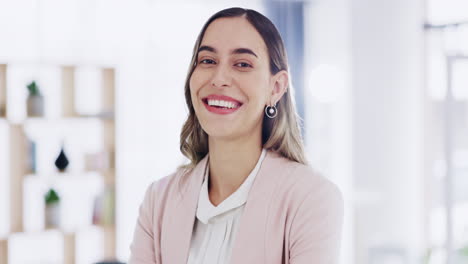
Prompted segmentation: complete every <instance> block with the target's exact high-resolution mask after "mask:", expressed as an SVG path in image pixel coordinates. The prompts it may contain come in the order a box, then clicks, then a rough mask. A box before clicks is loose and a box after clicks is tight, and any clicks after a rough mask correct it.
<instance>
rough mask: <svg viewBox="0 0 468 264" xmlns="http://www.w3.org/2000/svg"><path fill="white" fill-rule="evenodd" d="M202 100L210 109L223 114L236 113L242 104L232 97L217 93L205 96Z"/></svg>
mask: <svg viewBox="0 0 468 264" xmlns="http://www.w3.org/2000/svg"><path fill="white" fill-rule="evenodd" d="M208 101H210V102H208ZM202 102H203V105H205V107H206V109H207V110H208V111H210V112H212V113H215V114H221V115H226V114H231V113H234V112H236V111H237V110H239V108H240V107H241V106H242V102H240V101H238V100H236V99H234V98H232V97H229V96H226V95H217V94H212V95H209V96H207V97H204V98H203V99H202Z"/></svg>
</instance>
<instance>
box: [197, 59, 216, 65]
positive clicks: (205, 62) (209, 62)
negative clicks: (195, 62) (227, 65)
mask: <svg viewBox="0 0 468 264" xmlns="http://www.w3.org/2000/svg"><path fill="white" fill-rule="evenodd" d="M200 63H202V64H213V63H214V60H210V59H204V60H201V61H200Z"/></svg>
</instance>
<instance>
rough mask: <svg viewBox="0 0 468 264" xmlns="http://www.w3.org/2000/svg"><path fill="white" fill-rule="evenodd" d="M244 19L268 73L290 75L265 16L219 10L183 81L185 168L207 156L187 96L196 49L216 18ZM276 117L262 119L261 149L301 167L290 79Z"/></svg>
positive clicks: (277, 37)
mask: <svg viewBox="0 0 468 264" xmlns="http://www.w3.org/2000/svg"><path fill="white" fill-rule="evenodd" d="M241 16H243V17H245V18H246V19H247V21H249V23H250V24H252V25H253V26H254V28H255V29H256V30H257V31H258V33H260V35H261V37H262V38H263V41H264V42H265V44H266V47H267V49H268V55H269V61H270V72H271V74H272V75H274V74H276V73H278V72H279V71H282V70H285V71H287V72H288V73H289V69H288V59H287V56H286V50H285V48H284V44H283V40H282V39H281V35H280V33H279V32H278V30H277V29H276V27H275V26H274V25H273V23H272V22H271V21H270V20H269V19H268V18H267V17H265V16H264V15H262V14H260V13H259V12H257V11H255V10H251V9H244V8H239V7H233V8H228V9H224V10H221V11H219V12H217V13H216V14H214V15H213V16H211V17H210V18H209V19H208V21H207V22H206V23H205V25H204V26H203V28H202V30H201V32H200V34H199V35H198V38H197V41H196V42H195V46H194V48H193V55H192V60H191V62H190V66H189V70H188V73H187V77H186V79H185V101H186V103H187V107H188V110H189V115H188V117H187V120H186V121H185V123H184V125H183V127H182V132H181V133H180V151H181V152H182V154H184V156H186V157H187V158H188V159H190V161H191V162H190V164H187V165H183V166H181V167H184V168H193V167H194V166H195V165H197V163H198V162H199V161H200V160H202V159H203V158H204V157H205V155H206V154H208V135H207V134H206V132H205V131H204V130H203V129H202V127H201V125H200V122H199V121H198V119H197V116H196V114H195V110H194V108H193V104H192V99H191V96H190V78H191V77H192V73H193V71H194V70H195V67H196V62H197V59H198V58H197V54H198V49H199V48H200V44H201V42H202V39H203V36H204V35H205V31H206V29H207V28H208V26H209V25H210V24H211V23H212V22H213V21H215V20H216V19H218V18H225V17H241ZM276 107H277V109H278V115H277V116H276V117H275V118H268V117H267V116H266V115H264V116H263V125H262V145H263V148H265V149H269V150H274V151H276V152H277V153H279V154H280V155H282V156H283V157H285V158H288V159H290V160H292V161H296V162H299V163H302V164H307V161H306V158H305V154H304V146H303V143H302V137H301V132H300V123H299V121H300V118H299V116H298V115H297V113H296V107H295V102H294V95H293V89H292V85H291V79H290V78H289V83H288V87H287V89H286V93H284V94H283V96H282V97H281V99H280V100H279V101H278V103H277V104H276Z"/></svg>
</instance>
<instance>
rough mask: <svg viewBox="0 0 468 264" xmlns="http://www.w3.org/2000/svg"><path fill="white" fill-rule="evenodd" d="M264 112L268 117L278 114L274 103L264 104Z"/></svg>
mask: <svg viewBox="0 0 468 264" xmlns="http://www.w3.org/2000/svg"><path fill="white" fill-rule="evenodd" d="M265 114H266V115H267V116H268V117H269V118H275V117H276V116H277V115H278V109H276V104H275V105H273V106H270V105H268V106H266V107H265Z"/></svg>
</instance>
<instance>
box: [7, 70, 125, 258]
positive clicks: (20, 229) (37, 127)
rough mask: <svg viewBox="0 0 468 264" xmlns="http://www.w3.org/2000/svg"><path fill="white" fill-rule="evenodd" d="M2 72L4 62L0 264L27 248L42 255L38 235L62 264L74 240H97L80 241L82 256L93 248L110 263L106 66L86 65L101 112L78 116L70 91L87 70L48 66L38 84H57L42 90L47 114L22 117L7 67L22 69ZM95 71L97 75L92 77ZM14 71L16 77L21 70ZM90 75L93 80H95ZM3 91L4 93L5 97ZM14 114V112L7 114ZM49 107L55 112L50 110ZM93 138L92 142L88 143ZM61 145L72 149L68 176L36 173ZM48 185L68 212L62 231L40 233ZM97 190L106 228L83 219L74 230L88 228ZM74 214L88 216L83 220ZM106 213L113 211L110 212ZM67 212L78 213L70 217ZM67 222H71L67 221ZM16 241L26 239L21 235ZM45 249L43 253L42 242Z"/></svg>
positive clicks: (111, 184)
mask: <svg viewBox="0 0 468 264" xmlns="http://www.w3.org/2000/svg"><path fill="white" fill-rule="evenodd" d="M37 63H38V64H37V65H38V66H45V65H46V64H44V63H42V62H37ZM9 66H10V64H5V63H3V64H1V63H0V122H1V123H5V127H6V128H7V131H8V133H7V135H8V137H9V138H8V141H7V142H9V143H10V144H9V148H8V152H7V155H8V157H9V159H10V160H9V162H10V166H9V169H10V171H9V181H8V182H9V186H8V187H7V188H9V190H10V191H9V197H8V198H9V208H10V211H9V212H7V215H5V216H3V215H2V216H1V217H2V218H3V217H8V218H7V219H9V221H8V222H9V223H10V228H9V229H8V230H6V231H7V237H6V238H5V239H3V240H1V239H0V264H8V261H9V257H10V261H14V260H12V259H11V255H10V256H9V254H13V255H14V256H18V254H21V253H20V252H22V250H23V249H22V247H23V246H24V245H28V247H31V250H33V251H34V250H36V251H37V252H36V253H37V254H38V255H41V253H42V252H41V251H40V250H39V249H38V247H37V246H38V245H40V244H41V239H44V237H42V235H45V237H46V238H51V237H52V241H53V243H54V248H55V246H60V247H61V246H62V245H63V252H61V251H60V250H59V252H58V254H63V255H61V257H63V262H64V263H66V264H71V263H75V261H76V260H77V259H78V258H79V257H81V255H77V251H76V248H77V247H81V246H78V242H77V235H78V234H80V235H81V238H87V236H88V235H90V234H91V235H93V236H94V235H97V236H99V239H97V240H96V241H95V242H91V241H86V240H85V241H84V243H86V244H88V245H90V246H91V247H92V248H91V249H89V252H95V251H96V250H99V253H100V254H102V255H103V256H102V257H104V258H108V259H115V257H116V227H115V175H116V171H115V155H116V154H115V152H116V147H115V135H116V133H115V128H116V125H115V118H116V117H115V70H114V69H113V68H111V67H102V66H96V65H94V66H92V65H90V68H93V69H90V71H92V72H93V76H92V77H89V76H88V79H87V80H92V83H90V84H91V86H92V87H94V84H97V85H99V86H100V87H97V88H100V89H92V91H93V92H94V91H95V90H96V92H97V93H100V95H97V97H96V98H99V97H100V98H101V99H100V100H101V102H100V107H98V108H97V109H94V110H93V111H92V113H89V114H88V113H86V114H84V113H82V112H80V113H78V112H77V108H76V105H75V103H76V102H79V101H77V98H76V96H77V94H76V92H79V91H77V90H76V89H77V87H76V85H77V84H78V85H79V84H81V81H80V80H82V78H81V77H83V76H82V73H83V71H82V70H83V69H85V71H87V70H88V69H87V66H86V67H84V66H83V65H76V64H75V65H73V64H70V65H63V64H52V65H47V67H49V66H52V67H54V68H55V69H54V75H53V76H54V77H53V78H45V80H48V81H49V83H44V84H43V85H44V87H45V88H47V87H49V88H50V87H53V86H54V85H55V86H54V87H57V85H59V86H60V87H59V89H57V90H55V88H54V89H52V88H50V89H51V90H49V94H48V93H47V90H45V89H44V93H43V96H45V97H47V96H48V95H49V96H50V97H51V98H56V99H51V100H50V101H47V98H45V104H46V105H45V110H47V109H48V111H46V116H44V117H28V116H24V115H25V114H24V113H23V112H22V111H19V110H22V109H20V107H21V102H20V101H18V100H20V99H21V100H22V98H23V97H22V95H21V96H20V95H18V93H17V91H18V90H17V89H19V88H17V87H16V86H18V85H21V82H15V81H18V80H19V77H18V76H19V75H18V76H17V75H15V74H14V73H13V72H14V70H13V68H15V67H20V68H21V64H19V65H18V63H14V62H13V63H12V67H11V69H10V71H9V72H8V67H9ZM25 67H26V66H25ZM15 69H17V68H15ZM56 70H58V71H56ZM95 70H98V72H96V71H95ZM19 72H21V73H22V71H21V70H19ZM26 72H27V71H26ZM57 73H58V74H57ZM94 73H96V74H94ZM22 74H23V73H22ZM23 75H24V74H23ZM51 76H52V75H51ZM94 76H96V77H97V78H94ZM21 78H25V80H28V79H29V81H30V79H31V78H32V79H36V78H38V80H40V79H41V77H40V76H39V77H37V76H32V75H31V76H21ZM76 78H79V80H78V81H79V83H77V80H76ZM7 79H8V80H7ZM10 79H11V80H10ZM96 82H98V83H96ZM13 84H15V85H13ZM16 84H18V85H16ZM51 84H52V85H51ZM7 86H15V87H7ZM91 86H87V87H91ZM52 90H53V91H54V93H53V95H57V96H56V97H52V96H51V95H52V94H51V92H50V91H52ZM9 92H11V94H8V93H9ZM15 93H16V94H15ZM85 94H86V93H85ZM7 95H8V96H7ZM13 95H15V96H13ZM78 95H80V94H78ZM90 96H91V95H90ZM92 96H94V94H93V95H92ZM7 99H9V100H13V99H16V101H14V100H13V102H11V101H10V102H8V101H7ZM78 99H79V98H78ZM48 102H49V104H50V102H52V104H53V106H54V107H50V106H51V105H48V104H47V103H48ZM46 106H47V107H46ZM12 109H13V110H12ZM15 109H19V110H18V111H16V112H14V110H15ZM25 109H26V108H25ZM51 109H52V110H54V111H51ZM10 111H11V113H10ZM83 112H85V111H83ZM95 112H96V113H95ZM93 139H95V140H94V141H93ZM29 140H32V141H34V142H35V143H37V144H36V145H34V146H36V147H35V148H31V146H32V145H31V144H30V143H28V141H29ZM60 142H62V143H63V144H64V145H66V146H69V147H70V148H71V149H72V148H74V150H75V151H70V155H68V156H69V158H70V159H71V163H72V162H73V161H76V163H75V164H74V167H73V166H72V167H71V169H72V171H67V172H58V171H55V172H54V171H50V172H43V170H44V169H48V168H50V167H49V166H52V165H53V164H50V163H51V162H52V163H53V162H54V161H55V156H54V157H52V156H53V155H55V154H53V153H52V152H53V151H55V150H54V149H55V146H56V145H58V144H59V143H60ZM64 142H65V143H64ZM70 142H72V143H70ZM87 146H89V147H87ZM65 148H66V147H65ZM41 150H42V153H41ZM31 153H35V156H33V155H31ZM31 157H34V158H35V159H34V160H35V162H37V163H39V164H40V165H42V166H37V164H36V169H39V170H40V172H39V173H36V172H31V169H30V167H31V166H30V164H32V163H31V160H32V159H31ZM36 157H39V158H36ZM91 161H92V162H91ZM28 163H29V164H28ZM34 164H35V163H34ZM81 167H87V168H91V169H92V168H94V169H95V170H82V171H77V170H76V169H79V168H81ZM80 186H81V187H80ZM51 187H52V188H56V189H57V190H61V191H62V192H63V196H61V197H63V201H64V203H63V204H64V207H63V208H67V209H68V211H63V212H64V214H65V216H66V217H65V216H64V219H65V218H67V219H68V220H69V221H68V222H67V220H65V221H64V222H62V225H61V226H62V227H64V228H49V229H41V223H42V222H41V221H42V219H40V215H42V213H43V212H42V210H43V209H41V208H42V204H43V197H42V195H43V190H44V189H49V188H51ZM28 188H29V189H28ZM82 188H84V189H82ZM101 192H102V193H103V196H104V197H106V198H105V206H107V208H112V209H109V210H107V209H105V213H103V215H104V214H105V215H106V216H105V217H103V216H101V217H100V218H101V219H104V218H105V219H106V220H105V221H106V222H105V223H112V224H109V225H92V224H91V222H92V219H89V223H90V225H89V226H85V227H83V228H81V227H80V226H82V225H85V224H87V223H88V218H89V216H88V213H89V211H88V209H94V207H93V200H92V199H93V197H95V196H96V195H98V194H99V193H101ZM38 197H39V198H38ZM98 197H99V196H98ZM77 201H78V202H79V204H78V203H77ZM67 203H68V205H67ZM110 205H111V206H110ZM80 208H81V209H84V210H83V212H84V211H86V212H87V213H86V214H83V213H82V211H80V210H81V209H80ZM36 209H37V210H36ZM111 210H112V213H109V212H111ZM72 212H75V213H77V214H78V215H77V214H71V213H72ZM25 217H27V218H25ZM70 219H71V220H73V221H70ZM25 220H26V221H25ZM75 220H76V221H75ZM34 221H35V222H34ZM31 223H32V224H31ZM75 229H76V230H75ZM67 230H71V231H67ZM23 235H24V236H26V237H22V236H23ZM29 235H31V237H29ZM62 239H63V240H62ZM38 243H39V244H38ZM15 245H16V246H15ZM20 245H21V246H20ZM47 247H49V246H48V244H47ZM44 253H46V252H44ZM78 254H79V252H78ZM19 256H20V255H19ZM25 257H34V256H25ZM46 259H47V257H46Z"/></svg>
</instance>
